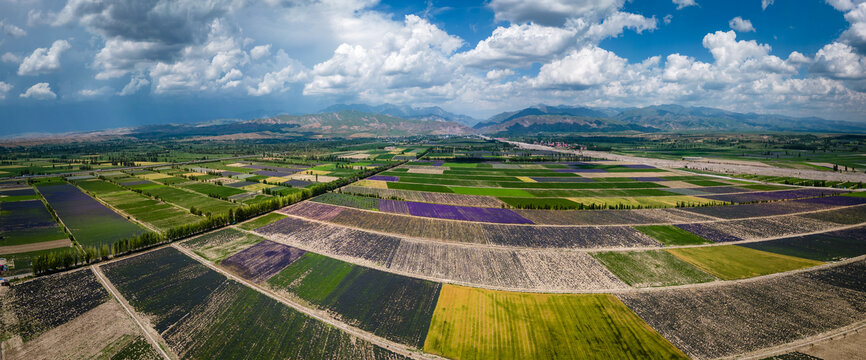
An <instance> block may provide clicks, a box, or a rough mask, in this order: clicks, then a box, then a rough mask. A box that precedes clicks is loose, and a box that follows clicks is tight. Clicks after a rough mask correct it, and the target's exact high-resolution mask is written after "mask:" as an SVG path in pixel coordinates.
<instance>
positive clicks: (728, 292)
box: [618, 260, 866, 359]
mask: <svg viewBox="0 0 866 360" xmlns="http://www.w3.org/2000/svg"><path fill="white" fill-rule="evenodd" d="M618 296H619V298H620V299H621V300H622V301H623V302H624V303H625V304H626V305H628V307H629V308H631V309H632V310H634V311H635V312H636V313H637V314H638V315H639V316H640V317H641V318H642V319H644V321H646V322H647V323H649V324H650V325H651V326H652V327H653V328H654V329H656V330H657V331H658V332H659V333H661V334H662V336H664V337H665V338H666V339H668V340H670V341H671V343H673V344H674V345H675V346H677V348H679V349H681V350H683V351H684V352H685V353H686V354H688V355H690V356H692V357H694V358H698V359H707V358H716V357H723V356H733V355H736V354H742V353H748V352H752V351H756V350H760V349H763V348H767V347H773V346H778V345H782V344H785V343H788V342H791V341H795V340H798V339H802V338H807V337H810V336H814V335H817V334H820V333H822V332H826V331H829V330H833V329H836V328H840V327H843V326H847V325H850V324H853V323H855V322H858V321H862V320H864V319H866V260H860V261H857V262H853V263H848V264H843V265H840V266H836V267H831V268H826V269H821V270H816V271H812V272H803V273H796V274H793V275H789V276H782V277H773V278H769V279H765V280H756V281H750V282H741V283H734V284H729V285H722V286H715V287H708V288H682V289H668V290H659V291H644V292H635V293H624V294H620V295H618Z"/></svg>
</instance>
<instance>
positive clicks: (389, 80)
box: [304, 15, 463, 99]
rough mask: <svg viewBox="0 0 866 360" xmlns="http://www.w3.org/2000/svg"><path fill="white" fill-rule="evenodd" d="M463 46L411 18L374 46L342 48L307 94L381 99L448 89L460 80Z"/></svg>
mask: <svg viewBox="0 0 866 360" xmlns="http://www.w3.org/2000/svg"><path fill="white" fill-rule="evenodd" d="M462 44H463V40H461V39H460V38H458V37H454V36H451V35H449V34H448V33H446V32H444V31H442V30H441V29H439V28H438V27H436V26H435V25H433V24H430V23H429V22H428V21H427V20H424V19H421V18H419V17H417V16H415V15H407V16H406V17H405V21H404V23H403V27H402V28H400V29H399V30H396V31H394V32H389V33H387V34H386V35H385V36H384V37H383V38H382V39H380V41H379V42H378V43H377V44H375V45H373V46H362V45H351V44H348V43H344V44H341V45H340V46H338V47H337V49H336V50H335V51H334V55H333V56H332V57H331V58H330V59H328V60H326V61H324V62H321V63H319V64H316V65H315V66H314V67H313V70H312V71H311V72H310V75H311V79H310V81H309V82H308V83H307V84H306V85H305V86H304V94H307V95H312V94H352V95H354V94H358V95H359V96H360V97H362V98H364V97H370V98H373V99H375V98H376V97H377V96H378V94H381V92H383V91H400V90H402V91H406V90H407V89H409V88H428V87H435V86H438V85H443V84H445V83H447V82H448V81H449V80H451V79H452V78H453V76H454V66H453V64H452V63H451V61H450V60H449V56H450V55H451V54H453V53H454V51H455V50H457V48H459V47H460V46H461V45H462Z"/></svg>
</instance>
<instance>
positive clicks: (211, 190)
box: [179, 183, 246, 199]
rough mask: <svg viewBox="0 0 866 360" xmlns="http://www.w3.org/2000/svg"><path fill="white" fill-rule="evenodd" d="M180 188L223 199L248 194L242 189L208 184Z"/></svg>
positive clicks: (190, 184) (191, 184) (185, 185)
mask: <svg viewBox="0 0 866 360" xmlns="http://www.w3.org/2000/svg"><path fill="white" fill-rule="evenodd" d="M179 186H180V187H182V188H185V189H190V190H192V191H195V192H200V193H202V194H205V195H209V196H215V197H218V198H222V199H224V198H228V197H229V196H232V195H237V194H243V193H245V192H246V191H243V190H241V189H235V188H233V187H228V186H220V185H214V184H208V183H189V184H183V185H179Z"/></svg>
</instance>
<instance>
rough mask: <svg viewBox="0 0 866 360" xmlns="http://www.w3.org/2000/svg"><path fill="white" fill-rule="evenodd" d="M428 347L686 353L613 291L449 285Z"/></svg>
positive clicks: (505, 355) (620, 355)
mask: <svg viewBox="0 0 866 360" xmlns="http://www.w3.org/2000/svg"><path fill="white" fill-rule="evenodd" d="M424 351H427V352H430V353H434V354H438V355H442V356H446V357H449V358H454V359H548V358H561V359H583V358H594V359H685V358H686V356H685V355H684V354H683V353H682V352H680V351H679V350H678V349H676V348H675V347H674V346H673V345H671V344H670V343H669V342H668V341H667V340H665V339H664V338H662V337H661V335H659V334H658V333H657V332H655V330H653V329H652V328H651V327H650V326H649V325H647V324H646V323H645V322H643V321H642V320H641V319H640V318H639V317H638V316H637V315H636V314H635V313H634V312H632V311H631V310H629V309H628V308H627V307H626V306H625V305H624V304H623V303H622V302H621V301H620V300H619V299H617V298H616V297H615V296H613V295H609V294H540V293H517V292H506V291H496V290H486V289H479V288H470V287H462V286H456V285H444V286H442V290H441V292H440V295H439V300H438V302H437V304H436V310H435V312H434V313H433V320H432V322H431V324H430V329H429V331H428V332H427V339H426V341H425V343H424Z"/></svg>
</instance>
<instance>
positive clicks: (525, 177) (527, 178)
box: [517, 176, 538, 182]
mask: <svg viewBox="0 0 866 360" xmlns="http://www.w3.org/2000/svg"><path fill="white" fill-rule="evenodd" d="M517 178H518V179H520V181H523V182H538V181H535V180H533V179H532V178H531V177H529V176H517Z"/></svg>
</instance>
